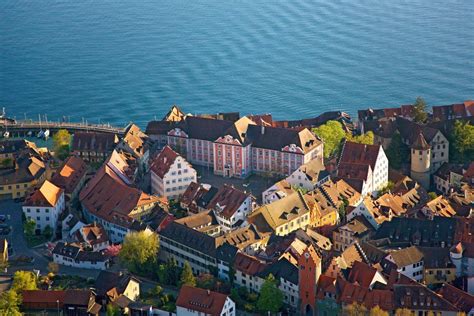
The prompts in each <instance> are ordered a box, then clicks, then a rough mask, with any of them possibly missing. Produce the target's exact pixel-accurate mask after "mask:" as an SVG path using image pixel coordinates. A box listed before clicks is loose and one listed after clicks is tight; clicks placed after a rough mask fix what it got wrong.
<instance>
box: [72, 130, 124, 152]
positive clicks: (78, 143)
mask: <svg viewBox="0 0 474 316" xmlns="http://www.w3.org/2000/svg"><path fill="white" fill-rule="evenodd" d="M117 142H118V138H117V136H116V135H115V134H110V133H92V132H77V133H75V134H74V137H73V141H72V150H73V151H93V152H100V153H109V152H111V151H112V150H113V149H114V147H115V144H116V143H117Z"/></svg>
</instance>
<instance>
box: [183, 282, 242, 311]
mask: <svg viewBox="0 0 474 316" xmlns="http://www.w3.org/2000/svg"><path fill="white" fill-rule="evenodd" d="M176 315H177V316H192V315H196V316H199V315H209V316H235V315H236V307H235V303H234V301H232V300H231V298H230V297H229V296H228V295H226V294H222V293H218V292H214V291H210V290H205V289H200V288H197V287H192V286H187V285H185V286H182V287H181V289H180V291H179V294H178V297H177V298H176Z"/></svg>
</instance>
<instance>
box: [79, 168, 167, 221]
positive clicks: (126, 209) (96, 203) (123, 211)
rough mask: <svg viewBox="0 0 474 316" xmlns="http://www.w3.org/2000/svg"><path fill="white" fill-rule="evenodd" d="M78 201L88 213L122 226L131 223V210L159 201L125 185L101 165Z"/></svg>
mask: <svg viewBox="0 0 474 316" xmlns="http://www.w3.org/2000/svg"><path fill="white" fill-rule="evenodd" d="M79 200H80V201H81V203H82V204H83V205H84V207H85V208H86V209H87V210H88V211H89V212H91V213H93V214H94V215H96V216H98V217H100V218H103V219H105V220H107V221H109V222H113V223H116V224H119V225H122V226H124V225H129V224H131V222H132V221H133V220H132V218H131V217H129V214H130V212H131V211H132V210H133V209H135V208H136V207H138V206H142V205H148V204H152V203H157V202H158V201H159V199H158V198H157V197H156V196H152V195H148V194H146V193H144V192H143V191H141V190H139V189H137V188H134V187H131V186H129V185H127V184H126V183H125V182H124V181H123V180H122V178H120V177H119V176H118V175H117V174H116V173H115V172H114V171H113V170H112V169H111V168H110V167H108V166H107V165H103V166H102V167H101V168H100V169H99V170H98V171H97V173H96V174H95V176H94V177H93V178H92V179H91V180H90V181H89V183H87V185H86V186H85V188H84V189H83V190H82V191H81V193H80V195H79ZM124 227H127V226H124Z"/></svg>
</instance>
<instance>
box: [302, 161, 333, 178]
mask: <svg viewBox="0 0 474 316" xmlns="http://www.w3.org/2000/svg"><path fill="white" fill-rule="evenodd" d="M298 170H299V171H301V172H302V173H304V175H305V176H306V178H307V179H308V180H309V181H310V182H311V183H313V184H316V183H317V182H318V181H320V180H322V179H324V178H326V177H328V176H329V172H328V171H327V170H326V167H325V166H324V164H323V161H322V159H318V158H316V159H311V160H310V161H309V162H307V163H305V164H303V165H301V166H300V167H299V168H298Z"/></svg>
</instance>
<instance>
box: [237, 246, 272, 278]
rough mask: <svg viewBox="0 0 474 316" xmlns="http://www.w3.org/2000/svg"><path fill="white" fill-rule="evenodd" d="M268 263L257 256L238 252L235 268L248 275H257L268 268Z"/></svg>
mask: <svg viewBox="0 0 474 316" xmlns="http://www.w3.org/2000/svg"><path fill="white" fill-rule="evenodd" d="M266 266H267V265H266V264H265V263H263V262H261V261H260V260H258V259H257V258H255V257H252V256H248V255H246V254H243V253H240V252H239V253H238V254H237V255H236V256H235V260H234V269H235V270H237V271H241V272H242V273H245V274H247V275H256V274H257V273H259V272H261V271H263V270H264V269H265V268H266Z"/></svg>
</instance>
